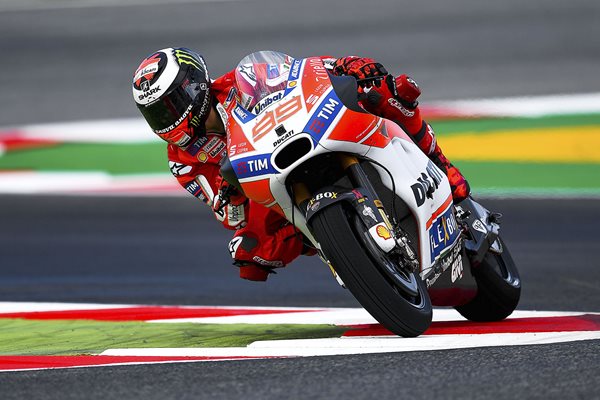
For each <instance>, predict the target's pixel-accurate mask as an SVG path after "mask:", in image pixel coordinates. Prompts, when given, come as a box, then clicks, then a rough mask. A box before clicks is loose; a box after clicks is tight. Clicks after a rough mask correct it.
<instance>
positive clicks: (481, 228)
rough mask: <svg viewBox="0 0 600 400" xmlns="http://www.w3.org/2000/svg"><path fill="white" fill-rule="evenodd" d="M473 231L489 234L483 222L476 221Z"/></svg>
mask: <svg viewBox="0 0 600 400" xmlns="http://www.w3.org/2000/svg"><path fill="white" fill-rule="evenodd" d="M473 229H475V230H476V231H479V232H481V233H484V234H485V233H487V229H486V228H485V224H484V223H483V222H481V221H480V220H478V219H476V220H475V221H473Z"/></svg>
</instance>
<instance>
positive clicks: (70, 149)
mask: <svg viewBox="0 0 600 400" xmlns="http://www.w3.org/2000/svg"><path fill="white" fill-rule="evenodd" d="M15 169H26V170H34V171H105V172H108V173H110V174H144V173H169V167H168V162H167V148H166V144H163V143H145V144H89V143H81V144H80V143H65V144H61V145H57V146H53V147H46V148H37V149H29V150H19V151H14V152H8V153H6V154H4V155H3V156H0V170H15Z"/></svg>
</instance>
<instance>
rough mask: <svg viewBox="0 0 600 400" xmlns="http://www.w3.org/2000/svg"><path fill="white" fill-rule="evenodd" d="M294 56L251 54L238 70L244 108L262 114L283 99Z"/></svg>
mask: <svg viewBox="0 0 600 400" xmlns="http://www.w3.org/2000/svg"><path fill="white" fill-rule="evenodd" d="M292 60H293V59H292V57H290V56H288V55H286V54H283V53H279V52H276V51H259V52H256V53H252V54H250V55H247V56H246V57H244V58H243V59H242V61H240V62H239V64H238V65H237V67H236V68H235V85H236V88H237V90H238V93H239V95H240V102H241V103H240V105H241V106H242V107H244V108H245V109H246V110H248V111H250V112H251V113H253V114H255V115H258V114H260V113H261V112H262V111H264V110H265V109H266V108H267V107H268V106H270V105H271V104H274V103H276V102H278V101H279V100H281V99H282V98H283V94H284V91H285V88H286V86H287V81H288V75H289V72H290V68H291V65H292Z"/></svg>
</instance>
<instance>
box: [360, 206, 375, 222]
mask: <svg viewBox="0 0 600 400" xmlns="http://www.w3.org/2000/svg"><path fill="white" fill-rule="evenodd" d="M364 207H365V208H364V209H363V212H362V214H363V215H364V216H365V217H371V218H372V219H373V221H375V222H377V217H376V216H375V213H374V212H373V209H372V208H371V207H369V206H367V205H366V204H365V205H364Z"/></svg>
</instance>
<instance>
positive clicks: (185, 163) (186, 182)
mask: <svg viewBox="0 0 600 400" xmlns="http://www.w3.org/2000/svg"><path fill="white" fill-rule="evenodd" d="M322 58H323V60H324V62H325V63H326V65H327V64H329V66H331V65H332V62H333V61H334V60H335V59H332V58H330V57H322ZM333 72H334V73H336V71H333ZM389 78H391V75H390V76H389ZM234 80H235V72H234V71H230V72H228V73H227V74H225V75H223V76H221V77H220V78H218V79H216V80H215V81H214V82H213V83H212V85H211V90H212V92H213V100H216V108H217V111H218V112H219V114H220V116H221V118H222V119H223V124H224V125H226V122H227V111H226V109H227V108H228V107H229V106H230V105H231V104H232V102H233V101H235V100H234V91H232V89H233V84H234ZM394 85H395V88H394V87H393V86H394ZM394 85H392V84H390V85H386V84H383V85H379V86H377V87H375V86H373V87H371V88H370V89H371V90H370V91H365V92H366V98H365V99H364V100H363V101H362V102H361V103H362V104H363V107H364V108H365V109H366V110H368V111H370V112H372V113H373V114H375V115H378V116H381V117H384V118H386V119H390V120H392V121H394V122H396V123H398V124H399V125H400V126H401V127H402V128H403V129H404V130H405V131H406V132H407V133H408V134H410V135H411V136H412V137H413V139H414V140H415V142H416V143H417V145H418V146H419V147H420V148H421V149H422V150H423V151H424V152H425V153H426V154H427V155H428V156H429V157H430V158H431V159H432V160H434V162H436V163H438V166H440V167H441V168H443V169H444V170H445V171H447V173H448V175H449V178H450V182H451V184H452V186H453V187H452V189H453V194H455V193H456V192H455V188H456V185H455V184H454V183H453V182H459V183H460V182H463V183H464V184H462V185H459V189H460V190H461V193H462V194H459V196H460V195H463V194H464V197H466V196H467V195H468V184H466V181H465V180H464V178H462V175H461V174H460V172H458V170H457V169H456V168H454V167H453V166H452V165H451V164H450V162H449V161H448V160H447V159H446V157H444V156H443V154H442V152H441V149H440V148H439V146H438V145H437V143H436V140H435V135H434V133H433V129H431V127H430V126H429V125H428V124H426V123H425V122H424V121H423V120H422V118H421V116H420V111H419V109H418V107H417V106H416V98H417V97H418V95H419V94H420V90H419V89H418V86H416V84H415V83H414V81H412V80H410V78H407V77H406V76H405V75H402V76H400V77H398V78H396V80H395V81H394ZM393 92H395V93H393ZM398 99H401V100H402V102H403V103H404V102H405V101H408V100H410V101H409V102H410V103H414V107H410V109H409V108H406V107H405V106H404V105H403V104H402V103H401V102H400V101H398ZM411 99H412V100H411ZM226 154H227V139H226V133H225V132H211V131H208V132H207V134H206V136H200V137H196V138H194V139H193V140H192V141H191V142H190V143H189V144H188V145H187V146H186V147H184V148H181V147H178V146H176V145H173V144H169V145H168V158H169V167H170V169H171V172H172V173H173V175H174V176H175V177H176V178H177V180H178V181H179V183H180V184H181V186H183V187H184V188H185V189H186V190H187V191H188V192H190V193H191V194H192V195H194V196H195V197H197V198H199V199H200V200H202V201H203V202H204V203H206V204H207V205H209V206H210V207H211V208H213V209H216V210H215V211H214V212H215V217H216V218H217V220H219V221H220V222H221V223H222V224H223V226H224V227H225V228H227V229H231V230H235V233H234V237H233V239H232V240H231V241H230V243H229V252H230V254H231V256H232V258H233V259H234V264H235V265H237V266H238V267H240V277H241V278H244V279H249V280H255V281H264V280H266V279H267V277H268V275H269V273H270V272H271V270H272V269H273V268H278V267H284V266H285V265H287V264H289V263H290V262H292V261H293V260H294V259H295V258H296V257H298V256H299V255H300V254H303V253H304V254H314V253H315V252H314V250H313V249H310V248H307V247H306V246H305V245H304V243H303V241H302V235H301V234H300V233H299V232H298V231H297V230H296V229H295V228H294V227H293V226H292V225H291V224H290V223H289V222H288V221H287V220H286V219H285V218H283V217H282V216H281V215H279V214H277V213H276V212H274V211H271V210H270V209H268V208H266V207H264V206H262V205H260V204H258V203H255V202H253V201H252V200H249V199H246V198H244V197H243V196H241V195H239V194H238V195H236V196H234V197H232V199H231V202H230V203H229V204H228V205H227V206H225V207H224V208H223V209H221V210H218V207H215V204H217V203H218V199H219V191H220V190H222V189H223V187H222V185H223V180H222V178H221V177H220V175H219V168H220V165H219V162H220V161H221V159H222V158H223V157H224V156H225V155H226ZM440 160H441V161H440ZM448 166H449V167H448ZM454 170H455V171H456V173H455V175H454V177H455V179H454V181H453V177H452V176H451V174H452V171H454ZM463 192H464V193H463ZM464 197H463V198H464ZM461 200H462V199H461ZM455 201H457V196H456V194H455Z"/></svg>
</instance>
